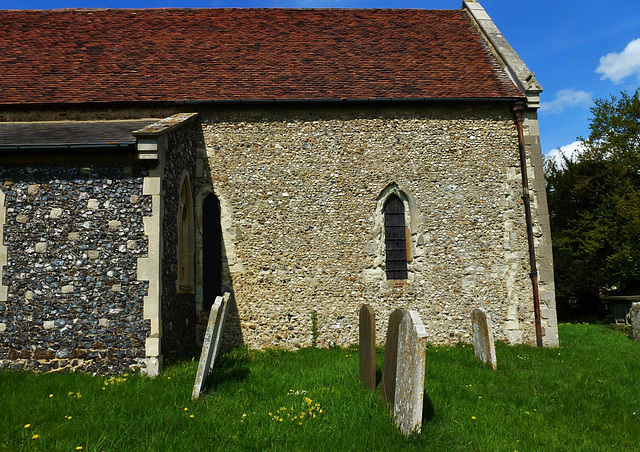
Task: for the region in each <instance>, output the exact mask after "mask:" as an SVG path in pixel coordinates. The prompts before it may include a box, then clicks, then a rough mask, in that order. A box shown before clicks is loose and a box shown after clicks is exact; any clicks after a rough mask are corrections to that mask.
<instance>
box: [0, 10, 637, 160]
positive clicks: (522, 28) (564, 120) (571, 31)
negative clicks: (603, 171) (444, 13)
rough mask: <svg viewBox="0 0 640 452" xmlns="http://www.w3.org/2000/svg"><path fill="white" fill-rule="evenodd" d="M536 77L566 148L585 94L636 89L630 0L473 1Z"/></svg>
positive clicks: (584, 130) (545, 126)
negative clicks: (478, 4) (489, 18)
mask: <svg viewBox="0 0 640 452" xmlns="http://www.w3.org/2000/svg"><path fill="white" fill-rule="evenodd" d="M461 3H462V2H461V0H424V1H420V2H419V1H415V0H397V1H395V2H392V1H390V0H369V1H362V0H184V1H183V2H180V1H176V0H117V1H107V0H0V9H52V8H72V7H84V8H106V7H111V8H151V7H296V8H310V7H322V8H325V7H329V8H427V9H457V8H460V5H461ZM480 4H481V5H482V6H483V7H484V8H485V10H486V11H487V13H489V15H490V16H491V18H492V19H493V21H494V22H495V23H496V25H497V26H498V28H500V30H501V31H502V33H503V35H504V36H505V37H506V38H507V40H508V41H509V42H510V43H511V45H512V46H513V48H514V49H515V50H516V52H518V53H519V54H520V56H521V57H522V59H523V60H524V61H525V63H526V64H527V66H529V68H530V69H531V70H532V71H533V72H534V73H535V74H536V77H537V79H538V81H539V82H540V84H541V85H542V87H543V88H544V92H543V93H542V96H541V99H542V104H541V105H542V106H541V109H540V111H539V118H540V129H541V130H540V132H541V140H542V150H543V152H544V153H547V152H549V151H552V150H554V149H557V148H559V147H562V146H567V148H565V149H567V150H569V151H570V150H571V149H573V148H574V147H575V146H572V143H574V142H575V141H576V137H578V136H587V135H588V133H589V128H588V124H589V121H588V118H589V117H590V112H589V108H590V106H591V105H592V99H594V98H603V97H608V96H610V95H612V94H613V95H618V94H619V93H620V91H623V90H625V91H628V92H633V91H635V90H636V89H637V88H638V86H640V2H638V1H637V0H611V1H609V2H605V1H602V0H581V1H577V0H535V1H529V2H524V1H507V0H480Z"/></svg>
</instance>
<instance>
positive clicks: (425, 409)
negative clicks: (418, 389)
mask: <svg viewBox="0 0 640 452" xmlns="http://www.w3.org/2000/svg"><path fill="white" fill-rule="evenodd" d="M435 415H436V409H435V408H434V406H433V403H431V399H430V398H429V396H428V395H426V394H425V395H424V399H423V400H422V425H424V424H428V423H429V422H431V421H432V420H433V418H434V417H435Z"/></svg>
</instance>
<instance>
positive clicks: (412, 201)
mask: <svg viewBox="0 0 640 452" xmlns="http://www.w3.org/2000/svg"><path fill="white" fill-rule="evenodd" d="M391 105H393V104H391ZM396 105H398V104H396ZM200 118H201V121H202V123H203V125H202V127H203V133H204V138H205V145H206V153H207V158H208V164H207V165H205V167H207V168H209V169H210V176H211V180H212V186H213V190H214V192H215V193H216V195H217V196H218V197H219V199H220V202H221V206H222V219H221V220H222V223H223V240H224V248H225V250H227V256H226V257H225V259H226V261H225V262H226V263H225V265H226V266H227V267H228V269H229V271H230V275H231V285H232V290H233V292H234V296H235V301H236V305H237V311H238V312H237V315H238V318H239V322H240V325H241V332H242V340H243V341H244V343H245V344H247V345H248V346H250V347H257V348H264V347H285V348H290V349H295V348H299V347H305V346H309V345H311V343H312V338H313V337H314V335H317V343H318V344H319V345H320V346H329V345H333V344H336V345H349V344H353V343H356V342H357V325H358V318H357V313H358V309H359V308H360V306H361V305H362V304H364V303H366V304H369V305H371V306H372V307H373V309H374V311H375V313H376V316H377V318H378V322H376V325H377V333H376V335H377V341H378V343H382V342H384V333H385V331H386V328H387V324H386V323H387V319H388V317H389V314H390V313H391V312H392V311H393V310H394V309H396V308H403V309H410V310H416V311H418V312H419V314H420V316H421V318H422V319H423V321H424V323H425V325H426V329H427V332H428V335H429V339H428V340H429V342H431V343H434V344H448V343H452V342H457V341H465V342H470V341H471V340H472V328H471V312H472V310H473V309H474V308H476V307H482V308H483V309H485V310H486V312H487V314H488V315H489V316H490V317H491V319H492V321H493V325H494V328H495V332H494V333H495V337H496V339H498V340H506V341H509V342H511V343H520V342H524V343H535V329H534V315H533V300H532V289H531V281H530V278H529V272H530V269H529V262H528V252H527V246H528V245H527V236H526V227H525V216H524V207H523V205H522V200H521V194H522V186H521V176H520V163H519V154H518V138H517V132H516V127H515V124H514V120H513V116H512V114H511V112H510V108H509V105H508V104H506V103H504V104H501V103H493V104H485V105H484V106H483V105H481V104H478V103H475V104H471V103H469V104H460V103H457V104H453V103H449V104H446V103H440V104H432V105H426V106H422V107H420V106H411V105H406V106H397V107H395V108H394V107H390V105H389V104H387V105H385V106H384V108H375V107H370V108H362V107H344V106H336V107H330V106H324V107H323V106H318V107H316V109H315V110H314V109H309V108H302V107H300V108H297V109H292V108H291V106H287V107H282V106H278V105H277V104H275V105H273V106H271V108H264V109H259V108H256V107H253V108H252V107H247V108H244V109H240V108H235V109H233V110H231V109H228V110H224V109H218V110H212V111H209V112H201V116H200ZM528 159H529V160H528V165H529V166H530V165H531V156H530V155H529V156H528ZM529 177H530V179H534V172H533V171H530V172H529ZM534 182H535V180H532V181H531V185H532V191H531V194H532V197H533V203H532V207H533V213H534V226H537V225H538V205H537V203H536V200H537V192H536V189H535V188H536V187H535V186H534ZM538 186H539V185H538ZM394 192H396V193H399V194H400V195H401V197H402V198H403V201H404V204H405V216H406V223H407V226H408V227H409V232H410V242H411V243H410V246H411V261H410V262H409V263H408V270H409V276H408V279H407V280H406V281H387V280H386V276H385V271H384V270H385V268H384V267H385V259H384V227H383V215H382V206H383V204H384V200H385V197H386V196H388V195H389V194H390V193H394ZM545 213H546V212H545ZM538 229H539V228H538ZM536 240H537V241H536V246H537V247H539V246H545V245H548V243H547V242H548V238H546V237H545V236H544V235H543V234H541V233H538V234H537V235H536ZM229 250H233V254H232V255H229V254H228V253H229ZM538 265H539V266H541V267H544V268H546V267H548V266H549V265H551V263H550V260H549V261H545V262H538ZM551 283H552V281H551ZM545 284H546V282H545V281H541V286H545ZM546 293H547V295H549V291H547V292H546ZM542 307H543V312H544V313H545V315H546V317H543V328H546V330H545V331H546V333H545V334H547V333H548V334H550V336H549V337H551V339H549V337H547V336H545V341H546V343H552V342H553V332H554V331H553V328H554V325H555V306H553V305H547V304H545V303H543V306H542ZM315 316H317V327H314V323H313V321H312V318H313V317H315ZM555 337H557V335H556V336H555Z"/></svg>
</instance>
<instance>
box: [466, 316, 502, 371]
mask: <svg viewBox="0 0 640 452" xmlns="http://www.w3.org/2000/svg"><path fill="white" fill-rule="evenodd" d="M471 323H472V325H473V347H474V349H475V352H476V359H477V360H478V361H482V362H483V363H485V364H489V365H490V366H491V367H492V368H493V369H494V370H495V369H496V368H497V367H498V362H497V360H496V348H495V345H494V341H493V330H492V327H491V318H490V317H489V316H488V315H487V313H486V312H485V310H484V309H482V308H476V309H474V310H473V313H472V314H471Z"/></svg>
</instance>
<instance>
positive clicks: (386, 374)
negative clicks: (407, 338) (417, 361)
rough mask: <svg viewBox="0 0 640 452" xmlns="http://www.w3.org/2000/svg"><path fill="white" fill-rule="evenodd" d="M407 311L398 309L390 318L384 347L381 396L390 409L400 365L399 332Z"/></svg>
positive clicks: (394, 395)
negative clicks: (397, 370)
mask: <svg viewBox="0 0 640 452" xmlns="http://www.w3.org/2000/svg"><path fill="white" fill-rule="evenodd" d="M404 314H405V311H403V310H402V309H396V310H395V311H393V312H392V313H391V315H390V316H389V325H388V326H387V342H386V345H385V347H384V363H383V364H382V382H381V383H380V394H381V395H382V400H384V402H385V403H386V404H387V406H388V407H391V408H393V402H394V400H395V397H396V368H397V365H398V330H399V329H400V322H402V319H403V318H404Z"/></svg>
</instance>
